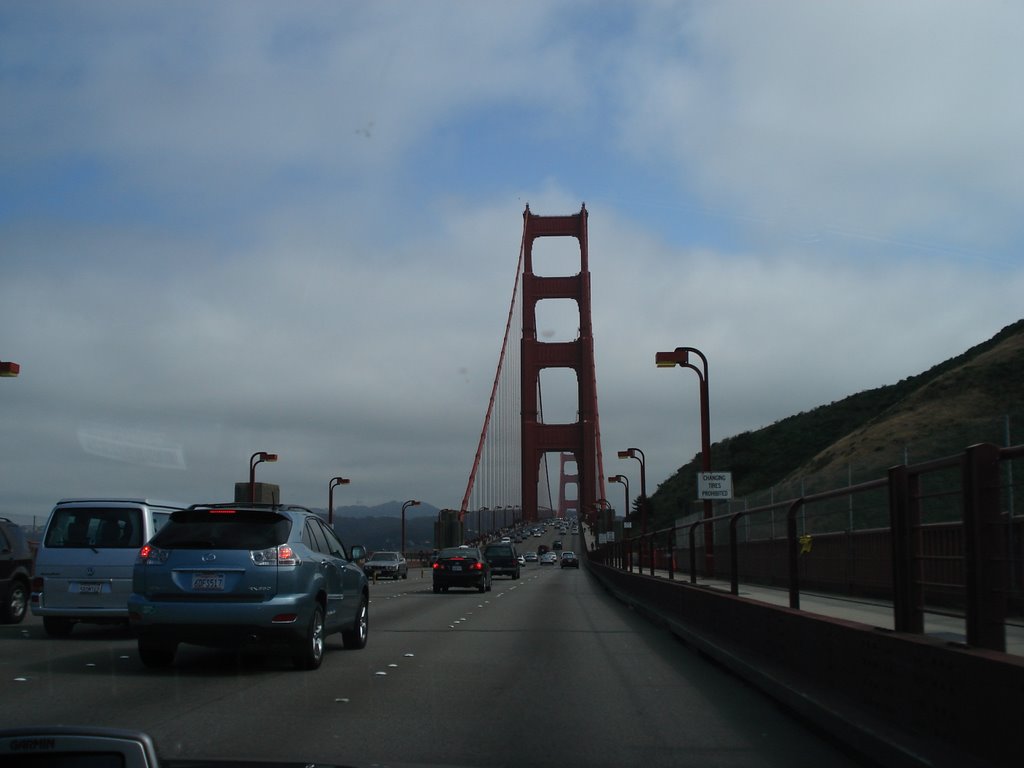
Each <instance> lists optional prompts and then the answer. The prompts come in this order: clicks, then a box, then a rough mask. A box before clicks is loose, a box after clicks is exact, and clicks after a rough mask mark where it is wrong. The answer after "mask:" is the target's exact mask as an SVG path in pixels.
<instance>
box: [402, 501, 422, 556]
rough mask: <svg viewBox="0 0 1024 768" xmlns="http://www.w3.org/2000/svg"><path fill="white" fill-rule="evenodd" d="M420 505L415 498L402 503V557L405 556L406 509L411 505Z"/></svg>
mask: <svg viewBox="0 0 1024 768" xmlns="http://www.w3.org/2000/svg"><path fill="white" fill-rule="evenodd" d="M419 505H420V503H419V502H418V501H416V500H415V499H409V500H408V501H407V502H405V503H404V504H403V505H402V546H401V547H400V549H401V550H402V557H405V510H407V509H408V508H409V507H418V506H419Z"/></svg>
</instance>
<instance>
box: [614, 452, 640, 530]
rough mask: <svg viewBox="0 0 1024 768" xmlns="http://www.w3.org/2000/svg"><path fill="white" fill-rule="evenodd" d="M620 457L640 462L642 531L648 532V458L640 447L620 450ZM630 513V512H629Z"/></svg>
mask: <svg viewBox="0 0 1024 768" xmlns="http://www.w3.org/2000/svg"><path fill="white" fill-rule="evenodd" d="M618 457H619V458H620V459H636V460H637V461H639V462H640V533H641V535H646V534H647V467H646V464H647V460H646V457H645V456H644V452H643V451H641V450H640V449H639V448H627V449H626V450H624V451H619V452H618ZM627 514H628V512H627Z"/></svg>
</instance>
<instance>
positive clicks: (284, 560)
mask: <svg viewBox="0 0 1024 768" xmlns="http://www.w3.org/2000/svg"><path fill="white" fill-rule="evenodd" d="M249 558H250V559H251V560H252V562H253V564H254V565H298V564H299V563H301V562H302V559H301V558H300V557H299V553H298V552H296V551H295V550H294V549H292V546H291V544H278V545H277V546H276V547H268V548H267V549H253V550H250V551H249Z"/></svg>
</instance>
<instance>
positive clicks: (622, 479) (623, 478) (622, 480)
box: [608, 475, 629, 520]
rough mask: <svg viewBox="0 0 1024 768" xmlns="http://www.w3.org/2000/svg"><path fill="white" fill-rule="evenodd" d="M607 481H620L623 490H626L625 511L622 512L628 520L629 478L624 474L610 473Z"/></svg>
mask: <svg viewBox="0 0 1024 768" xmlns="http://www.w3.org/2000/svg"><path fill="white" fill-rule="evenodd" d="M608 482H609V483H622V485H623V486H624V488H623V490H624V491H625V492H626V506H625V510H626V511H625V513H624V514H625V516H626V519H627V520H628V519H629V478H628V477H626V476H625V475H612V476H611V477H609V478H608Z"/></svg>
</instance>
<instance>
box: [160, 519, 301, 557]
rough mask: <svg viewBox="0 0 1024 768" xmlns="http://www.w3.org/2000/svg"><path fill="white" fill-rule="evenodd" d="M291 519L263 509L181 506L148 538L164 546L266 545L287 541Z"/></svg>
mask: <svg viewBox="0 0 1024 768" xmlns="http://www.w3.org/2000/svg"><path fill="white" fill-rule="evenodd" d="M291 529H292V522H291V520H289V519H288V518H287V517H284V516H283V515H279V514H277V513H276V512H270V511H266V510H244V511H243V510H238V511H234V510H223V509H212V510H211V509H184V510H180V511H178V512H175V513H174V514H172V515H171V519H170V520H168V522H167V524H166V525H165V526H164V527H163V528H161V529H160V531H159V532H158V533H157V534H156V535H155V536H154V537H153V540H152V541H151V542H150V543H151V544H152V545H153V546H154V547H161V548H164V549H267V548H269V547H276V546H277V545H278V544H284V543H285V542H286V541H288V534H289V533H290V532H291Z"/></svg>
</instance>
